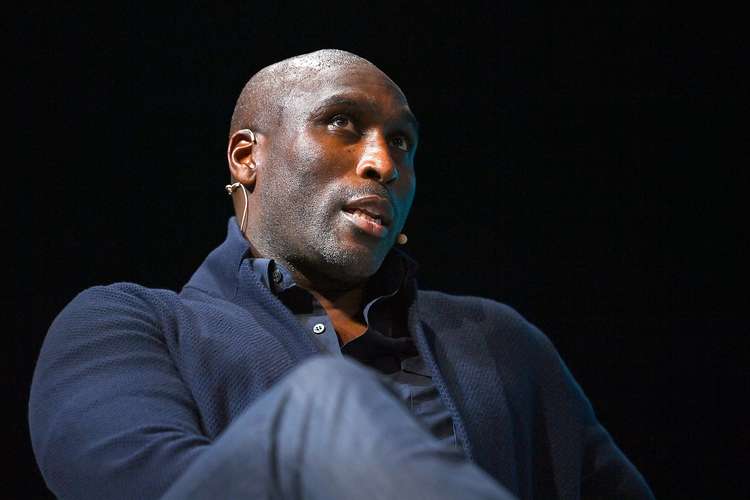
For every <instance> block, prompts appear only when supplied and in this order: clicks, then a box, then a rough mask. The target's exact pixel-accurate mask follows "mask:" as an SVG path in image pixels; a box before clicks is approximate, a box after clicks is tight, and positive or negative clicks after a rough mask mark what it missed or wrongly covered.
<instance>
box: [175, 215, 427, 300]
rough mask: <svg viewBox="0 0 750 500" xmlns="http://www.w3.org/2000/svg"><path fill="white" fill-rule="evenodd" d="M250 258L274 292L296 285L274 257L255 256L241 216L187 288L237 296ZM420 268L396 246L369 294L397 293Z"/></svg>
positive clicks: (373, 279) (228, 297) (374, 277)
mask: <svg viewBox="0 0 750 500" xmlns="http://www.w3.org/2000/svg"><path fill="white" fill-rule="evenodd" d="M246 258H249V259H250V261H251V264H252V270H253V272H254V273H255V274H256V275H257V276H258V277H259V279H260V281H261V282H262V283H263V284H264V285H265V286H266V287H267V288H269V289H270V290H272V291H274V293H279V292H280V291H281V290H286V289H288V288H290V287H292V286H294V281H293V280H292V278H291V274H290V273H289V272H288V271H287V270H286V269H284V267H283V266H281V265H278V264H276V263H275V262H274V261H273V260H272V259H261V258H257V259H255V258H252V254H251V252H250V242H249V241H247V239H246V238H245V236H244V235H243V234H242V232H241V231H240V228H239V225H238V224H237V219H236V218H235V217H230V218H229V222H228V223H227V236H226V239H225V240H224V242H223V243H222V244H221V245H219V246H218V247H216V248H215V249H214V250H213V251H212V252H211V253H210V254H208V256H207V257H206V259H205V260H204V261H203V263H202V264H201V265H200V267H199V268H198V269H197V270H196V271H195V273H194V274H193V276H192V277H191V278H190V280H189V281H188V283H187V284H186V285H185V287H184V288H197V289H200V290H203V291H204V292H207V293H209V294H210V295H214V296H220V297H223V298H227V299H230V300H232V299H234V298H235V297H236V295H237V289H238V285H239V280H240V268H241V266H242V262H243V261H244V260H245V259H246ZM418 267H419V266H418V264H417V262H416V261H415V260H414V259H412V258H411V257H410V256H409V255H407V254H406V253H405V252H403V251H402V250H400V249H398V248H393V249H392V250H391V251H390V252H389V253H388V255H387V256H386V258H385V260H384V261H383V265H381V266H380V269H379V270H378V271H377V272H376V273H375V275H373V277H372V278H371V279H370V282H369V283H368V287H367V296H368V297H373V296H377V295H374V294H379V295H386V294H390V293H395V292H396V291H397V290H398V289H399V288H401V287H402V286H403V285H404V283H405V282H406V281H407V280H409V279H411V278H413V277H414V276H415V275H416V272H417V269H418ZM274 270H279V271H280V272H281V274H282V276H283V279H282V281H281V283H280V284H278V286H274V285H275V284H276V283H275V280H274V279H273V273H274ZM272 283H273V284H274V285H272Z"/></svg>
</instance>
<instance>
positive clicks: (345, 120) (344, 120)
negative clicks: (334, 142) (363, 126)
mask: <svg viewBox="0 0 750 500" xmlns="http://www.w3.org/2000/svg"><path fill="white" fill-rule="evenodd" d="M329 123H330V124H331V125H333V126H334V127H336V128H347V127H348V126H349V125H350V124H351V120H350V119H349V117H347V116H345V115H336V116H334V117H333V118H331V121H330V122H329Z"/></svg>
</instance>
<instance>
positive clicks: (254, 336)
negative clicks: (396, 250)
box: [29, 218, 652, 499]
mask: <svg viewBox="0 0 750 500" xmlns="http://www.w3.org/2000/svg"><path fill="white" fill-rule="evenodd" d="M246 257H249V252H248V243H247V241H246V240H245V239H244V238H243V237H242V235H241V234H240V232H239V230H238V228H237V223H236V222H235V221H234V219H233V218H232V219H230V221H229V231H228V235H227V239H226V241H225V242H224V243H223V244H222V245H221V246H219V247H218V248H217V249H215V250H214V251H213V252H212V253H211V254H210V255H209V256H208V257H207V258H206V260H205V262H204V263H203V264H202V265H201V267H200V268H199V269H198V270H197V271H196V273H195V274H194V275H193V277H192V278H191V280H190V281H189V282H188V284H187V285H186V286H185V287H184V288H183V289H182V291H181V292H180V293H175V292H172V291H168V290H156V289H148V288H144V287H142V286H139V285H135V284H131V283H117V284H113V285H109V286H102V287H93V288H90V289H88V290H85V291H84V292H82V293H81V294H79V295H78V296H77V297H76V298H75V299H74V300H73V301H72V302H71V303H70V304H69V305H68V306H67V307H66V308H65V309H64V310H63V311H62V312H61V313H60V315H59V316H58V317H57V318H56V319H55V321H54V323H53V324H52V326H51V327H50V331H49V333H48V335H47V338H46V339H45V342H44V345H43V348H42V351H41V354H40V357H39V361H38V364H37V367H36V371H35V374H34V380H33V384H32V388H31V398H30V403H29V419H30V427H31V437H32V444H33V448H34V452H35V454H36V458H37V462H38V464H39V466H40V468H41V471H42V474H43V475H44V478H45V480H46V481H47V484H48V486H49V488H50V489H51V490H52V491H53V492H54V493H55V494H56V495H57V496H59V497H61V498H107V499H114V498H157V497H159V496H160V495H161V494H162V493H163V492H164V491H166V489H167V488H168V487H169V486H170V485H171V484H172V483H173V482H174V481H175V479H176V478H177V477H179V476H180V474H181V473H182V472H183V471H184V470H185V469H187V467H188V466H189V465H190V464H191V462H192V461H193V460H195V459H196V458H197V457H198V456H199V455H200V454H201V453H203V452H204V451H205V450H206V449H207V447H209V446H211V442H212V441H213V440H215V439H216V438H217V436H218V435H219V434H220V433H221V432H222V431H223V430H224V429H226V428H227V426H228V425H229V424H231V423H232V421H233V420H234V419H235V418H237V417H238V416H239V415H240V414H241V413H242V411H243V410H244V409H245V408H247V407H248V405H250V404H252V403H253V401H255V399H257V398H258V397H259V396H260V395H261V394H263V393H264V392H265V391H266V390H268V388H269V387H270V386H271V385H272V384H274V383H275V382H276V381H278V380H279V379H280V378H281V377H283V376H284V375H285V374H286V373H288V372H289V371H290V370H292V369H293V368H294V367H295V366H297V365H298V364H300V363H301V362H303V361H304V360H305V359H306V358H308V357H310V356H313V355H316V354H319V350H318V348H317V347H316V345H315V344H314V343H313V341H312V339H311V338H310V336H309V335H308V332H306V331H304V330H303V329H302V327H301V326H300V324H299V323H298V321H297V320H296V319H295V317H294V316H293V315H292V314H291V313H290V312H289V310H287V309H286V308H285V307H284V306H283V305H282V304H281V302H279V300H278V299H277V298H276V297H275V296H274V295H273V294H272V293H271V292H270V291H268V290H267V289H266V288H265V287H263V286H262V284H261V283H260V282H259V281H258V280H257V278H255V275H254V274H253V273H252V270H251V269H250V268H249V265H248V260H247V258H246ZM405 292H406V293H405V296H406V297H407V299H408V301H409V304H408V327H409V332H410V333H411V335H412V336H413V338H414V340H415V343H416V345H417V347H418V349H419V352H420V354H421V355H422V357H423V358H424V360H425V363H426V366H428V367H429V368H430V369H431V370H432V374H433V380H434V381H435V384H436V386H437V388H438V390H439V392H440V396H441V397H442V399H443V401H444V403H445V405H446V407H447V408H448V409H449V411H450V412H451V413H452V416H453V419H454V421H455V429H456V434H457V437H458V439H459V441H460V442H461V444H462V446H463V448H464V451H465V453H466V455H467V456H468V457H469V458H470V459H471V460H473V461H474V462H475V463H477V464H478V465H479V466H480V467H482V468H483V469H484V470H486V471H487V472H488V473H489V474H491V475H492V476H493V477H494V478H496V479H497V480H498V481H499V482H500V483H501V484H503V485H504V486H505V487H506V488H508V489H509V490H510V491H511V492H513V493H514V494H515V495H517V496H518V497H519V498H540V499H555V498H566V499H567V498H571V499H572V498H618V499H621V498H633V499H640V498H652V495H651V492H650V491H649V489H648V486H647V485H646V483H645V481H644V480H643V478H642V477H641V475H640V474H639V473H638V471H637V470H636V469H635V468H634V467H633V465H632V464H631V463H630V462H629V461H628V460H627V458H626V457H625V456H624V455H623V454H622V452H621V451H620V450H619V449H618V448H617V446H616V445H615V444H614V443H613V441H612V439H611V438H610V436H609V435H608V433H607V432H606V431H605V430H604V428H603V427H602V426H601V425H600V424H599V423H598V422H597V420H596V418H595V416H594V413H593V411H592V408H591V406H590V404H589V402H588V401H587V399H586V397H585V396H584V394H583V392H582V391H581V389H580V388H579V386H578V385H577V384H576V382H575V381H574V380H573V378H572V377H571V375H570V373H569V372H568V370H567V369H566V367H565V365H564V364H563V362H562V361H561V360H560V357H559V356H558V354H557V352H556V351H555V349H554V347H553V346H552V344H551V343H550V342H549V340H548V339H547V338H546V337H545V336H544V335H543V334H542V333H541V332H540V331H539V330H538V329H536V328H535V327H534V326H532V325H531V324H529V323H528V322H527V321H525V320H524V319H523V318H522V317H521V316H520V315H519V314H518V313H516V312H515V311H514V310H512V309H510V308H509V307H507V306H505V305H502V304H499V303H497V302H494V301H491V300H486V299H481V298H476V297H459V296H452V295H446V294H443V293H438V292H431V291H421V290H420V291H418V290H417V288H416V282H415V280H414V279H413V277H410V278H409V280H408V284H407V287H406V290H405Z"/></svg>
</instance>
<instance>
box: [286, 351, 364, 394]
mask: <svg viewBox="0 0 750 500" xmlns="http://www.w3.org/2000/svg"><path fill="white" fill-rule="evenodd" d="M374 376H375V374H374V373H372V372H371V370H369V369H367V368H365V367H364V366H362V365H360V364H359V363H357V362H356V361H353V360H349V359H346V358H343V357H340V356H314V357H312V358H310V359H308V360H306V361H304V362H303V363H302V364H301V365H300V366H298V367H297V368H295V369H294V371H292V372H291V373H290V374H289V378H290V379H292V380H293V381H294V383H295V384H298V383H301V384H303V385H305V386H309V387H315V388H325V387H331V386H332V385H335V384H337V383H346V384H354V385H356V383H357V382H358V381H363V380H367V379H369V378H371V377H374Z"/></svg>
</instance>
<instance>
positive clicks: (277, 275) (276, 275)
mask: <svg viewBox="0 0 750 500" xmlns="http://www.w3.org/2000/svg"><path fill="white" fill-rule="evenodd" d="M271 278H273V281H274V283H276V284H277V285H278V284H279V283H281V282H282V281H283V280H284V276H282V275H281V271H279V270H278V269H274V270H273V272H272V273H271Z"/></svg>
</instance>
